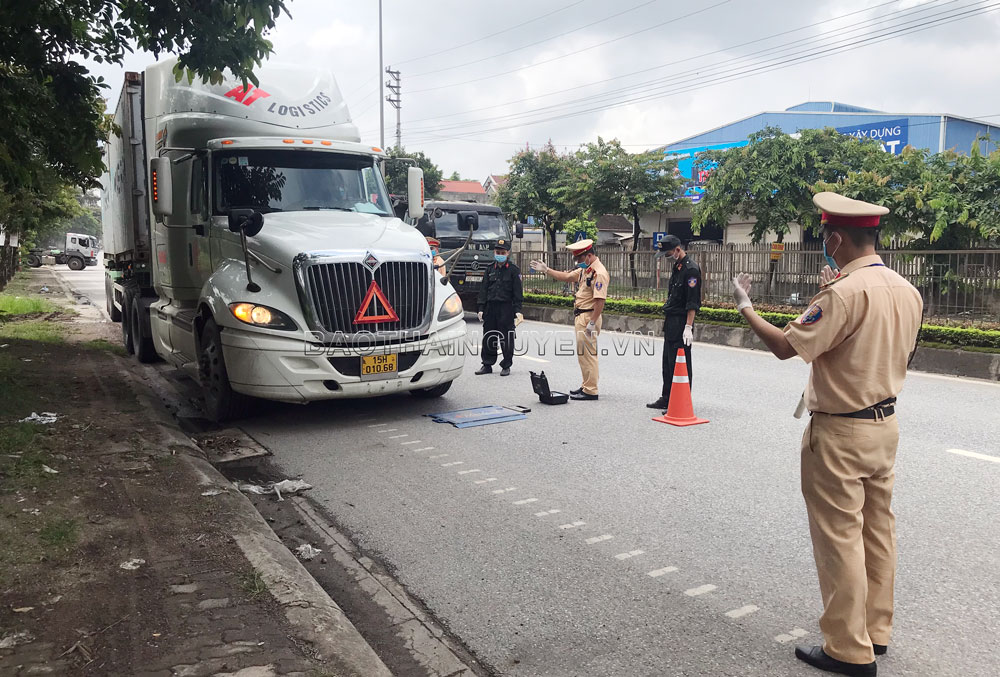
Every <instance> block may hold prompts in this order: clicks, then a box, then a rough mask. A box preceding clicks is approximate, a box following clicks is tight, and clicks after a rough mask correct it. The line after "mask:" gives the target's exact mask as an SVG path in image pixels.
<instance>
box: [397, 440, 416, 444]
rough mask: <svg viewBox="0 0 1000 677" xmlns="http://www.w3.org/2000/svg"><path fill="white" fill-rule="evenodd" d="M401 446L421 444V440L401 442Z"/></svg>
mask: <svg viewBox="0 0 1000 677" xmlns="http://www.w3.org/2000/svg"><path fill="white" fill-rule="evenodd" d="M400 444H402V445H407V444H420V440H410V441H409V442H400Z"/></svg>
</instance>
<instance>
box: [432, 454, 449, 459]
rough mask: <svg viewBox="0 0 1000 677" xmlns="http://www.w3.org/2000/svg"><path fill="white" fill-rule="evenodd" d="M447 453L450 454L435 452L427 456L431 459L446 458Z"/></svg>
mask: <svg viewBox="0 0 1000 677" xmlns="http://www.w3.org/2000/svg"><path fill="white" fill-rule="evenodd" d="M447 455H448V454H434V455H433V456H428V457H427V458H429V459H431V460H433V459H435V458H444V457H445V456H447Z"/></svg>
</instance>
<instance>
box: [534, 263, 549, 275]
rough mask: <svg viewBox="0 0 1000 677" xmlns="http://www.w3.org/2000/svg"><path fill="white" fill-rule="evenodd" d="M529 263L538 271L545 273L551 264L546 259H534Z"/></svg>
mask: <svg viewBox="0 0 1000 677" xmlns="http://www.w3.org/2000/svg"><path fill="white" fill-rule="evenodd" d="M529 265H530V267H531V269H532V270H533V271H535V272H536V273H545V272H548V270H549V266H548V265H547V264H546V263H545V262H544V261H532V262H531V263H530V264H529Z"/></svg>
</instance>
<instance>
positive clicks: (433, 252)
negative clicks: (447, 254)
mask: <svg viewBox="0 0 1000 677" xmlns="http://www.w3.org/2000/svg"><path fill="white" fill-rule="evenodd" d="M437 255H438V250H437V249H431V258H433V257H435V256H437Z"/></svg>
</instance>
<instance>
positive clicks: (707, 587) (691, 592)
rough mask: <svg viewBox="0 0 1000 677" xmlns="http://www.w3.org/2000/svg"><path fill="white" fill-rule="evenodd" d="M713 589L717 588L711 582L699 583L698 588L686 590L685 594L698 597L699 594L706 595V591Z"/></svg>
mask: <svg viewBox="0 0 1000 677" xmlns="http://www.w3.org/2000/svg"><path fill="white" fill-rule="evenodd" d="M713 590H715V586H714V585H712V584H711V583H706V584H705V585H699V586H698V587H697V588H691V589H690V590H685V591H684V594H685V595H687V596H688V597H697V596H698V595H704V594H705V593H706V592H712V591H713Z"/></svg>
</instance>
